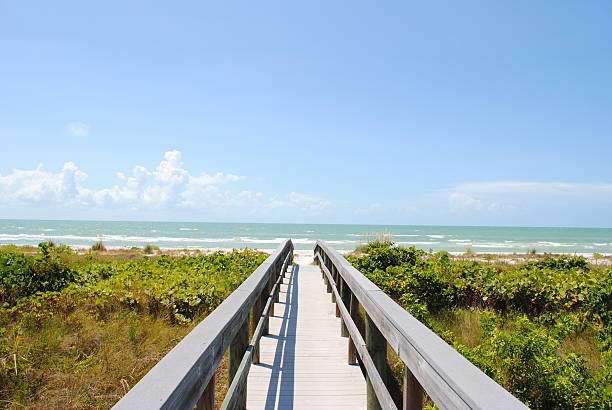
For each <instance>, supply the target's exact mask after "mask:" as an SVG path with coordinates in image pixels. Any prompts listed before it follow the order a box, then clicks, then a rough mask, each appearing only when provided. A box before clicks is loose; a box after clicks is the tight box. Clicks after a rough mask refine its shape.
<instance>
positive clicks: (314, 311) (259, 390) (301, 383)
mask: <svg viewBox="0 0 612 410" xmlns="http://www.w3.org/2000/svg"><path fill="white" fill-rule="evenodd" d="M274 309H275V312H274V313H275V315H274V316H273V317H271V318H270V334H269V335H268V336H264V337H262V338H261V341H260V343H261V363H260V364H253V365H252V366H251V369H250V372H249V376H248V382H247V409H249V410H251V409H308V410H314V409H336V408H340V409H342V408H344V409H365V407H366V382H365V379H364V377H363V375H362V373H361V369H360V368H359V366H358V365H348V364H347V340H348V339H347V338H345V337H342V336H340V318H337V317H336V315H335V311H336V310H335V304H333V303H332V302H331V296H330V294H328V293H327V292H326V287H325V285H324V282H323V279H322V278H321V271H320V269H319V268H318V267H317V266H312V265H302V266H293V267H289V270H288V271H287V273H286V275H285V278H284V279H283V285H282V286H281V291H280V296H279V302H278V303H276V305H275V308H274Z"/></svg>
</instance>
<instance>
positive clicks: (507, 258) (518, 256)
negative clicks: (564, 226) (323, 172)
mask: <svg viewBox="0 0 612 410" xmlns="http://www.w3.org/2000/svg"><path fill="white" fill-rule="evenodd" d="M6 246H17V247H24V248H32V249H36V248H37V246H36V245H16V244H0V249H1V248H3V247H6ZM66 246H67V247H68V248H70V249H72V250H73V251H75V252H77V253H78V254H85V253H86V252H87V251H89V250H90V248H91V247H89V246H82V245H66ZM105 248H106V251H101V252H102V253H107V254H112V253H122V252H128V253H129V252H140V251H142V249H143V247H142V246H135V245H134V246H112V245H111V246H106V245H105ZM133 248H138V249H133ZM234 249H245V248H224V247H194V246H192V247H158V248H157V249H155V250H154V252H152V253H151V254H150V255H151V256H156V255H161V254H164V253H167V254H170V255H173V256H195V255H198V254H208V253H213V252H219V251H221V252H232V251H233V250H234ZM248 249H252V250H255V251H260V252H264V253H267V254H271V253H272V252H274V250H275V249H276V248H256V247H248ZM353 252H355V250H354V249H353V250H338V253H340V254H341V255H348V254H351V253H353ZM444 252H447V253H448V254H449V255H450V256H451V259H454V260H460V259H464V260H473V261H478V262H506V263H510V264H516V263H524V262H528V261H533V260H537V259H541V258H543V257H547V256H552V257H561V256H569V257H574V256H578V257H584V258H585V259H586V260H587V261H588V262H589V263H590V264H593V265H597V266H611V265H612V253H601V254H600V255H602V257H601V258H595V256H594V255H595V253H594V252H593V253H591V252H567V253H546V252H542V253H536V254H527V253H517V252H503V251H499V252H473V253H471V254H466V252H458V251H444ZM434 253H435V252H434ZM293 254H294V261H295V263H297V264H300V265H310V264H312V263H313V262H314V250H309V249H295V250H294V251H293ZM491 257H493V258H491Z"/></svg>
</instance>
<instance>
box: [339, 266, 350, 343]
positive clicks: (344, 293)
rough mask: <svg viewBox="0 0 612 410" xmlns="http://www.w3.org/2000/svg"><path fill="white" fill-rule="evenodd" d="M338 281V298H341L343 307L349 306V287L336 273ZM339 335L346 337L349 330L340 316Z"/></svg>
mask: <svg viewBox="0 0 612 410" xmlns="http://www.w3.org/2000/svg"><path fill="white" fill-rule="evenodd" d="M338 281H339V282H340V298H341V299H342V303H343V304H344V306H345V307H349V304H350V303H351V289H350V288H349V287H348V285H347V284H346V282H345V281H344V279H343V278H342V277H341V276H340V274H339V273H338ZM340 335H341V336H342V337H348V335H349V332H348V329H347V328H346V323H344V319H343V318H340Z"/></svg>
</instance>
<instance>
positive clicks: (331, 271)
mask: <svg viewBox="0 0 612 410" xmlns="http://www.w3.org/2000/svg"><path fill="white" fill-rule="evenodd" d="M326 266H327V265H326ZM334 269H336V268H335V267H334V265H332V266H331V267H328V268H327V270H329V273H331V277H332V279H333V280H334V282H336V289H337V288H338V281H337V280H336V275H334ZM329 289H330V291H331V284H330V285H329ZM331 296H332V303H336V294H335V293H334V292H331ZM338 313H340V311H339V309H338V305H336V317H338Z"/></svg>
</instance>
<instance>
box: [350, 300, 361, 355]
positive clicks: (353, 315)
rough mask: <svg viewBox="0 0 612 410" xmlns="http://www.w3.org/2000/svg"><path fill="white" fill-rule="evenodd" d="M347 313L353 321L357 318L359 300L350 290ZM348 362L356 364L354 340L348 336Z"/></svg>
mask: <svg viewBox="0 0 612 410" xmlns="http://www.w3.org/2000/svg"><path fill="white" fill-rule="evenodd" d="M349 313H350V315H351V318H352V319H353V322H355V320H356V319H357V315H359V301H358V300H357V298H356V297H355V295H354V294H353V292H351V302H350V307H349ZM348 364H357V348H356V347H355V342H354V341H353V338H352V337H350V336H349V340H348Z"/></svg>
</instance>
